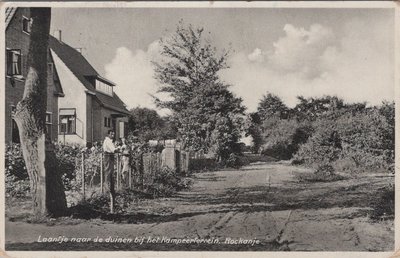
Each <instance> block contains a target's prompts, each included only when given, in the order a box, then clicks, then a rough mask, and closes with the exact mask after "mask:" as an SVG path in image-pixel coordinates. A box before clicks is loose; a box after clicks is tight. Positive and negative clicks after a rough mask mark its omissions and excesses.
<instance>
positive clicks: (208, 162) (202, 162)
mask: <svg viewBox="0 0 400 258" xmlns="http://www.w3.org/2000/svg"><path fill="white" fill-rule="evenodd" d="M218 168H219V164H218V163H217V161H216V160H215V159H211V158H199V159H191V160H190V163H189V170H190V171H192V172H198V171H214V170H217V169H218Z"/></svg>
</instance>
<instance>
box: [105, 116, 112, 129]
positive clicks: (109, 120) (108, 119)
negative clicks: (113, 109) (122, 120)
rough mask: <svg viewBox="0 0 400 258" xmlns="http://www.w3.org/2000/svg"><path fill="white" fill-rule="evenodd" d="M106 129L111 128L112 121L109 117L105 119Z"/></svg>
mask: <svg viewBox="0 0 400 258" xmlns="http://www.w3.org/2000/svg"><path fill="white" fill-rule="evenodd" d="M104 127H111V119H110V118H109V117H104Z"/></svg>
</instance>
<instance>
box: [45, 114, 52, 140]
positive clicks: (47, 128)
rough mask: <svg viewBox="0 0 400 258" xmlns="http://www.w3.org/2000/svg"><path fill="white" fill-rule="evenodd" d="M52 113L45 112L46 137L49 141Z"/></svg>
mask: <svg viewBox="0 0 400 258" xmlns="http://www.w3.org/2000/svg"><path fill="white" fill-rule="evenodd" d="M51 116H52V113H51V112H46V136H47V137H48V138H49V139H51V125H52V117H51Z"/></svg>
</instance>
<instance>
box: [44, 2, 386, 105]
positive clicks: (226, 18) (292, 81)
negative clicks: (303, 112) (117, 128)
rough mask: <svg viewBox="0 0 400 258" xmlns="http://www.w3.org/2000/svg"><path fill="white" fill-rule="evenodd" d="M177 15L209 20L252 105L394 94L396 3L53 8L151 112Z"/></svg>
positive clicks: (121, 91) (75, 41) (238, 87)
mask: <svg viewBox="0 0 400 258" xmlns="http://www.w3.org/2000/svg"><path fill="white" fill-rule="evenodd" d="M180 19H183V21H184V22H185V23H191V24H193V25H195V26H203V27H204V28H205V30H206V31H209V32H211V34H210V39H211V40H212V42H213V44H214V45H215V46H216V47H217V48H218V49H223V48H227V47H228V46H229V44H231V46H232V49H233V50H234V52H233V53H232V54H231V56H230V58H229V65H230V68H229V69H227V70H224V71H222V72H221V78H222V79H223V80H224V81H225V82H227V83H229V84H231V85H232V86H231V90H232V91H233V92H234V93H235V94H236V95H237V96H239V97H242V98H243V100H244V104H245V105H246V106H247V107H248V111H254V110H255V109H256V107H257V104H258V101H259V99H260V98H261V97H262V95H263V94H265V93H266V92H271V93H274V94H276V95H278V96H280V97H281V98H282V99H283V100H284V102H285V103H286V104H287V105H289V106H293V105H295V104H296V96H298V95H303V96H306V97H311V96H322V95H337V96H339V97H342V98H344V99H345V100H346V101H347V102H354V101H367V102H368V103H370V104H379V103H380V102H381V101H382V100H393V99H394V10H393V9H315V8H314V9H310V8H303V9H271V8H257V9H254V8H253V9H245V8H235V9H232V8H231V9H221V8H220V9H216V8H214V9H185V8H164V9H159V8H140V9H138V8H135V9H133V8H131V9H127V8H125V9H116V8H108V9H105V8H104V9H98V8H97V9H94V8H91V9H77V8H74V9H67V8H62V9H61V8H53V9H52V26H51V31H52V32H53V31H54V30H57V29H61V30H62V33H63V41H65V42H66V43H67V44H69V45H71V46H73V47H80V48H83V54H84V56H85V57H86V58H87V59H88V60H89V62H90V63H91V64H92V65H93V66H94V67H95V69H96V70H97V71H98V72H99V73H100V74H102V75H103V76H105V77H106V78H108V79H110V80H112V81H114V82H115V83H117V87H116V89H115V91H116V92H117V94H118V95H119V96H120V97H121V98H122V99H123V100H124V101H125V103H126V104H127V105H128V106H129V107H130V108H131V107H136V106H142V107H149V108H154V107H155V106H154V104H153V102H152V99H151V97H150V96H149V93H150V94H153V93H155V91H156V90H157V83H156V81H155V80H154V79H153V70H152V67H151V64H150V60H152V59H154V58H156V56H157V52H158V51H159V44H158V40H159V39H160V38H161V37H163V36H166V35H168V34H170V33H171V32H173V31H174V29H175V28H176V24H177V23H178V22H179V20H180Z"/></svg>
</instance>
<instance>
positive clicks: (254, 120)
mask: <svg viewBox="0 0 400 258" xmlns="http://www.w3.org/2000/svg"><path fill="white" fill-rule="evenodd" d="M260 125H261V118H260V116H259V115H258V113H257V112H254V113H250V114H249V115H248V116H247V117H246V120H245V122H244V131H245V136H246V137H247V136H251V138H252V139H253V144H252V146H251V152H252V153H259V152H260V147H261V145H262V144H263V142H264V141H263V139H264V138H263V136H262V131H261V126H260Z"/></svg>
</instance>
